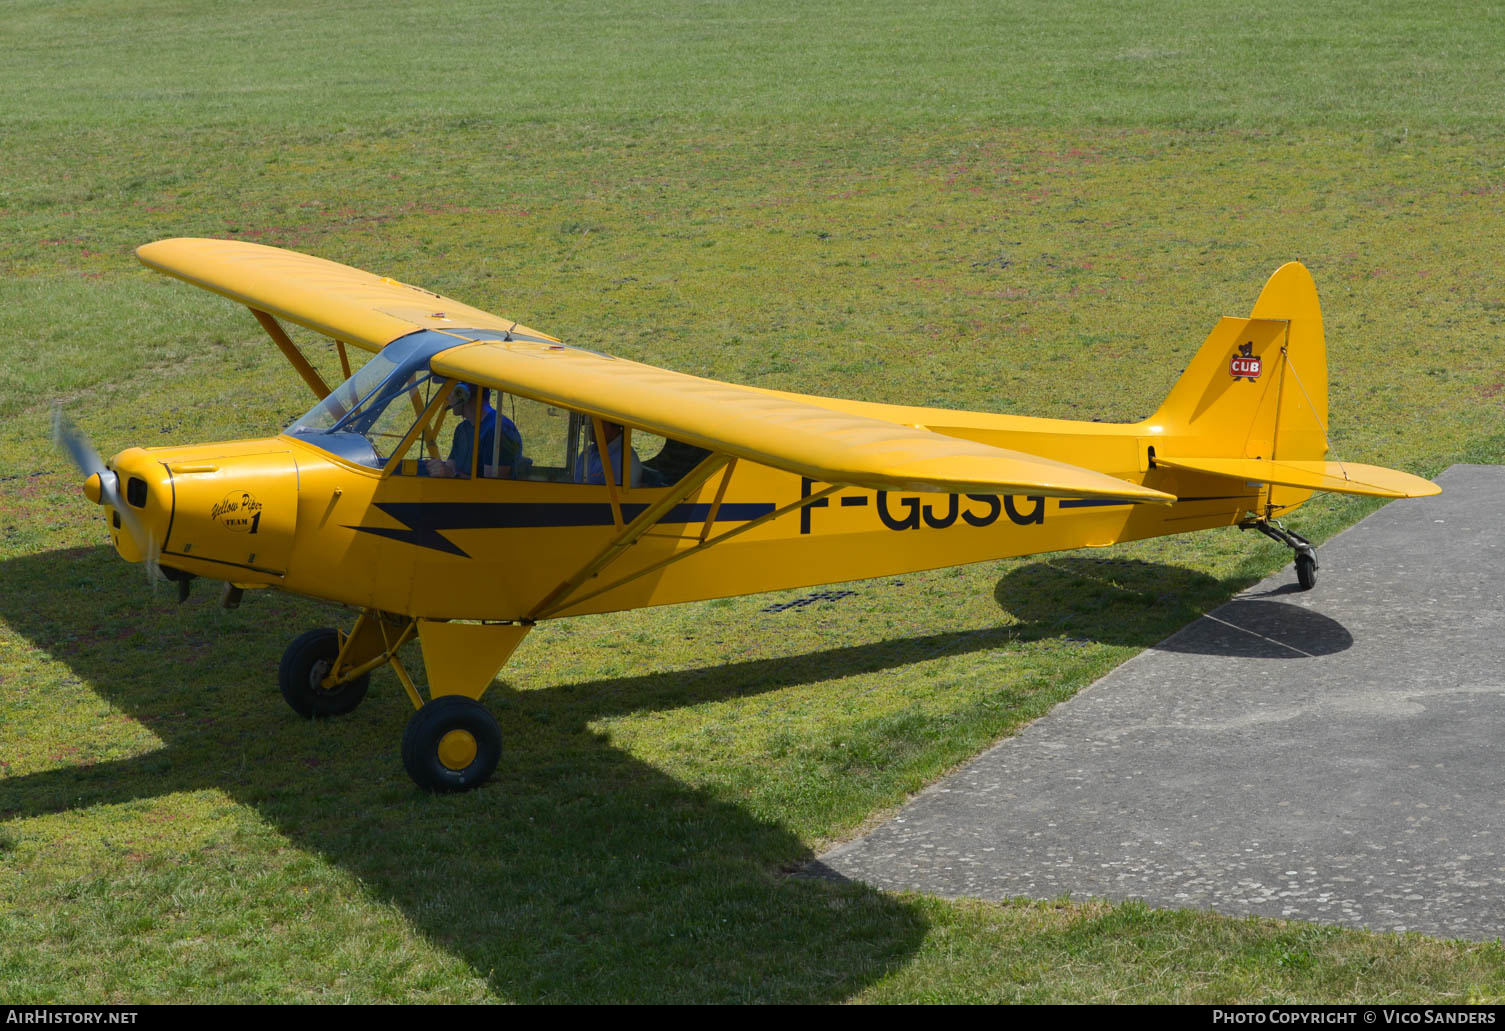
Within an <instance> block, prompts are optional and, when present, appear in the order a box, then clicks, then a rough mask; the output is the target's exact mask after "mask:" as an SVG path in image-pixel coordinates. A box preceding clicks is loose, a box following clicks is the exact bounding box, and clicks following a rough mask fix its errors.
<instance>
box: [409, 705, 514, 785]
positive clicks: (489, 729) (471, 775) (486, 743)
mask: <svg viewBox="0 0 1505 1031" xmlns="http://www.w3.org/2000/svg"><path fill="white" fill-rule="evenodd" d="M501 757H502V729H501V727H499V726H498V725H497V722H496V717H495V716H493V715H491V711H490V710H489V709H487V708H486V707H485V706H484V705H482V704H481V703H480V702H478V701H476V700H474V699H472V698H466V697H465V696H463V695H440V696H439V697H438V698H435V699H433V700H432V701H430V702H429V703H428V704H426V705H425V706H424V707H423V708H421V709H419V710H418V711H417V712H415V713H414V714H413V718H412V719H410V720H409V721H408V727H407V730H405V731H403V735H402V764H403V766H405V767H407V771H408V776H410V777H412V778H413V783H415V784H417V785H418V786H419V787H420V788H423V789H424V790H425V791H435V792H453V791H469V790H470V789H471V788H474V787H479V786H480V785H481V784H484V783H485V782H486V780H487V779H488V778H489V777H490V776H491V774H492V773H493V772H494V771H495V770H496V764H497V762H498V761H499V760H500V759H501Z"/></svg>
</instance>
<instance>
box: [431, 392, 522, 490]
mask: <svg viewBox="0 0 1505 1031" xmlns="http://www.w3.org/2000/svg"><path fill="white" fill-rule="evenodd" d="M476 389H477V388H476V387H475V386H474V385H473V384H470V383H456V384H455V389H454V390H452V391H450V395H449V400H448V402H446V405H447V407H448V408H449V410H450V412H451V413H452V414H453V415H454V416H455V417H456V418H458V419H459V420H460V422H459V424H458V425H456V426H455V435H454V436H453V437H452V438H451V439H450V445H449V457H448V458H430V459H429V460H428V466H427V472H428V474H429V475H430V476H463V477H468V476H469V475H470V459H471V455H472V454H473V453H474V452H473V450H472V449H473V448H474V447H475V440H476V432H475V426H474V424H473V423H472V421H471V419H472V417H473V416H474V415H475V405H474V404H473V403H472V400H473V399H474V397H475V391H476ZM490 396H491V391H490V390H489V389H486V388H481V465H482V466H483V467H490V464H491V458H492V451H493V450H494V449H495V447H496V433H497V428H498V426H500V428H501V433H502V448H501V453H500V455H498V456H497V463H496V467H495V468H494V469H491V468H486V472H485V473H484V475H495V476H504V477H510V476H511V475H512V470H513V469H514V468H515V467H516V465H517V462H518V459H519V458H520V457H521V456H522V453H523V438H522V434H520V433H518V432H517V427H516V426H515V425H513V423H512V420H511V419H509V418H507V417H506V416H505V415H501V414H498V412H497V410H496V409H495V408H493V407H491V403H490Z"/></svg>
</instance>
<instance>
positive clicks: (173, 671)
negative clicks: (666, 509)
mask: <svg viewBox="0 0 1505 1031" xmlns="http://www.w3.org/2000/svg"><path fill="white" fill-rule="evenodd" d="M139 573H140V571H139V569H138V568H135V567H130V568H126V567H122V566H121V564H120V562H119V560H118V559H117V558H116V557H115V555H114V554H113V552H112V551H111V550H110V549H108V548H87V549H75V550H71V551H66V552H54V553H49V554H44V555H37V556H29V557H23V558H19V559H14V560H11V561H9V562H5V563H3V564H0V619H3V620H4V621H5V622H6V623H7V624H8V625H9V626H10V627H11V628H12V629H13V630H15V631H16V632H18V633H20V634H23V635H25V636H26V637H27V638H28V639H29V640H30V641H31V642H32V643H33V644H34V645H36V647H37V648H39V649H43V650H45V651H46V652H48V653H49V654H50V655H52V656H53V657H54V658H56V659H60V660H62V661H64V662H66V663H67V665H68V666H69V668H70V669H71V671H72V672H73V673H74V674H75V675H76V676H77V677H78V678H79V680H80V681H81V682H82V683H83V684H84V685H85V686H87V687H89V688H90V689H91V690H93V691H95V692H96V693H98V694H99V695H100V696H102V697H103V698H104V699H105V700H107V701H108V702H109V703H111V704H112V705H113V706H115V707H117V708H118V709H120V710H122V711H123V712H125V713H127V714H129V715H130V716H131V717H132V718H134V719H135V720H137V721H139V722H141V723H142V724H144V725H145V726H147V727H149V728H150V729H151V730H152V731H153V732H154V733H156V734H157V735H158V736H159V737H160V738H161V739H162V741H163V743H164V746H163V747H162V748H160V749H157V750H155V751H152V752H150V753H147V754H144V755H140V756H137V757H134V758H131V759H125V760H121V761H104V762H99V763H95V764H92V765H83V766H76V767H71V768H66V769H56V770H51V771H48V772H44V773H37V774H31V775H24V776H15V777H8V778H6V779H5V780H3V781H0V820H8V819H15V818H18V817H28V816H36V815H41V814H46V813H55V812H64V811H67V810H71V809H76V808H85V807H89V806H95V805H109V804H118V803H124V802H129V801H132V800H135V799H145V798H152V797H157V796H162V795H166V794H170V793H173V792H183V791H196V790H202V789H217V790H220V791H223V792H225V793H226V794H227V795H228V796H230V797H232V798H234V799H235V800H237V801H239V802H242V803H244V804H246V805H250V806H253V807H255V808H256V810H257V811H258V812H259V813H260V814H261V816H262V817H263V818H265V819H266V820H267V821H268V822H269V823H271V824H272V825H274V826H275V827H276V828H277V829H278V830H279V831H280V832H281V833H282V834H284V835H285V836H286V837H287V838H289V839H290V840H291V841H292V842H293V843H294V844H296V845H297V846H299V847H301V848H304V849H310V850H313V851H316V852H318V853H320V854H322V855H323V856H325V857H327V858H328V859H329V860H330V861H332V862H334V863H336V864H338V865H339V866H341V867H343V868H344V869H346V870H348V871H350V872H351V873H352V874H354V875H355V876H356V877H358V878H359V879H360V881H361V883H362V885H363V886H364V887H365V889H366V891H367V892H368V893H370V894H371V895H372V896H373V897H375V898H377V899H378V900H383V901H390V902H391V903H392V904H394V905H395V906H397V907H398V908H399V909H400V910H401V911H402V912H403V913H404V914H405V915H406V916H407V918H408V920H409V921H411V923H412V924H413V925H414V926H415V928H416V929H417V930H418V931H419V932H420V933H422V934H423V935H424V936H426V937H427V938H429V939H430V940H432V941H435V942H437V943H439V944H440V945H442V946H443V947H445V948H446V949H448V950H450V951H451V952H453V953H454V954H455V955H457V956H459V957H460V958H462V959H463V960H465V961H466V962H467V963H468V964H469V965H470V966H471V967H472V969H474V970H476V971H478V972H483V973H487V974H488V976H489V979H490V982H491V984H492V986H493V987H494V989H495V990H496V991H497V992H498V993H499V994H501V995H503V996H504V997H507V998H511V999H515V1000H521V1001H544V1000H555V999H569V1000H573V1001H594V1002H606V1001H626V1000H645V1001H646V1000H654V1001H703V1000H717V999H720V1000H725V1001H738V1000H743V999H747V1000H754V999H757V1000H763V1001H833V1000H840V999H844V998H847V997H849V996H850V995H852V994H853V993H854V992H856V991H858V990H860V989H861V988H862V987H863V986H864V985H865V984H867V983H869V982H870V981H872V980H874V979H876V978H879V977H881V976H883V975H884V974H885V973H887V972H889V971H891V970H893V969H895V968H896V967H898V966H900V965H902V964H903V963H904V962H905V961H906V960H907V959H908V958H909V957H910V956H911V955H912V954H913V953H914V951H915V950H916V949H917V947H918V945H919V942H920V940H921V938H922V936H923V935H924V933H925V921H924V919H923V917H922V916H921V915H920V914H919V912H918V910H917V909H916V907H914V906H912V905H908V904H906V903H904V902H902V901H898V900H895V899H892V898H889V897H887V896H884V895H881V894H879V893H878V892H876V891H874V890H872V889H869V888H866V887H864V886H861V885H856V884H846V885H835V884H829V883H827V884H822V883H818V882H814V881H809V880H805V879H801V878H785V877H779V876H777V875H776V874H775V873H773V872H772V871H776V870H778V869H780V868H786V869H792V868H793V867H795V866H797V865H798V864H800V863H801V862H803V861H805V860H807V859H808V858H809V857H810V853H809V850H808V848H807V847H806V846H805V845H804V844H803V843H802V842H801V841H800V840H799V839H798V838H797V837H795V836H794V835H793V834H791V833H789V832H788V831H787V830H785V829H784V828H782V827H780V826H778V825H776V824H773V823H769V822H767V821H762V820H758V819H756V818H754V817H752V816H750V815H748V813H747V812H746V811H744V810H743V809H741V808H739V807H738V806H736V805H732V804H729V803H727V802H725V801H722V800H718V799H717V798H714V797H712V795H711V794H710V793H708V792H705V791H701V790H698V789H696V788H693V787H689V786H686V785H685V784H683V783H680V782H678V781H676V780H674V779H673V778H671V777H669V776H666V775H665V774H664V773H663V772H661V771H659V770H657V769H655V768H654V767H652V766H650V765H648V764H645V763H643V762H641V761H639V760H637V759H635V758H633V757H632V756H631V755H630V754H628V753H627V752H625V751H623V750H621V749H618V748H615V747H613V746H612V745H611V744H610V743H609V742H608V741H607V740H606V739H605V737H604V736H603V735H601V734H599V733H596V732H594V731H592V730H590V729H589V727H588V726H587V724H588V723H589V722H590V721H591V720H594V719H597V718H600V717H602V716H605V715H609V714H611V713H617V712H626V711H633V710H650V711H651V710H654V709H661V708H671V707H677V706H682V705H689V704H694V703H696V702H699V701H703V700H707V699H712V698H730V697H737V696H739V695H748V694H755V693H758V692H761V691H767V690H772V689H774V688H777V687H780V686H785V685H789V684H798V683H803V682H813V681H818V680H821V679H824V678H826V677H828V676H831V675H832V673H833V671H834V670H838V669H839V670H841V671H842V672H844V673H850V672H852V671H853V670H860V669H863V668H870V669H881V668H885V667H888V666H892V665H901V664H903V663H906V662H913V661H915V659H916V654H917V650H918V653H919V654H920V657H923V654H924V653H926V652H935V651H945V650H950V649H953V648H959V649H965V648H981V647H989V646H992V645H996V644H998V643H1002V641H1003V640H1004V638H1003V637H1002V636H1000V637H999V638H998V639H997V640H996V641H995V640H993V639H991V638H988V639H978V638H976V635H963V634H954V635H946V634H942V635H935V636H934V637H928V638H919V639H915V640H909V641H905V642H899V644H902V647H896V646H895V643H894V642H884V643H880V644H876V645H871V646H862V647H852V648H843V649H836V650H833V651H830V652H820V653H815V654H813V655H807V656H796V657H793V658H789V659H781V660H777V661H766V662H746V663H732V664H728V665H724V666H717V667H714V668H706V669H700V670H689V671H685V672H670V673H659V674H651V675H646V676H640V677H628V678H617V679H611V680H601V681H596V682H591V683H581V684H572V685H568V686H566V687H562V688H557V689H544V690H533V691H518V690H515V689H512V688H509V687H508V685H507V684H506V682H505V681H503V682H501V683H499V684H497V685H495V686H494V687H493V688H492V689H491V692H490V693H489V695H488V703H489V705H490V707H491V708H492V710H493V711H494V712H495V713H496V715H497V718H498V720H499V721H500V723H501V724H502V732H503V739H504V741H505V742H506V750H505V751H504V753H503V757H502V762H501V765H500V768H499V769H498V771H497V776H496V778H495V779H494V781H493V782H492V783H490V784H488V785H487V786H486V787H485V788H484V789H483V790H480V791H476V792H471V793H469V794H466V795H462V796H455V797H448V798H435V797H431V796H426V795H421V794H420V793H419V792H418V791H417V790H416V789H414V788H413V787H412V786H411V784H410V783H409V782H408V781H407V779H406V778H405V777H404V776H403V774H402V770H401V765H400V760H399V758H398V754H397V750H396V748H395V742H394V735H393V733H392V727H393V722H394V719H395V718H398V716H399V713H400V712H402V711H403V710H404V707H406V706H407V701H406V699H405V697H404V696H403V694H402V692H401V690H400V688H398V687H397V686H396V684H395V681H393V678H391V677H390V675H388V676H386V677H385V678H378V679H377V680H376V681H374V682H373V685H372V691H371V695H370V696H369V697H368V699H367V701H366V703H365V704H364V705H363V706H362V707H361V708H360V709H358V710H357V711H355V712H353V713H351V714H349V715H347V716H344V717H341V718H340V719H339V720H338V721H337V722H336V723H330V724H323V725H320V724H310V723H306V722H304V721H302V720H299V719H298V718H297V717H295V716H294V715H293V714H292V713H291V712H290V711H288V710H287V708H286V706H285V705H284V704H283V702H282V699H281V698H280V697H279V696H278V694H277V688H276V686H275V682H276V681H275V671H276V666H277V661H278V657H279V655H280V653H281V649H282V647H283V646H284V644H285V639H286V638H288V637H290V636H292V631H291V630H289V626H292V627H294V628H296V626H298V625H299V624H285V623H284V618H283V617H282V616H281V615H273V616H271V617H269V618H264V619H262V620H260V621H257V622H255V623H254V624H253V621H252V620H250V619H244V618H240V617H233V618H232V619H219V620H218V623H219V624H220V625H218V626H215V625H213V624H214V623H215V622H216V617H214V616H212V615H210V614H209V613H210V611H211V610H207V609H203V610H201V611H200V613H198V614H197V616H195V615H194V614H193V613H184V614H182V615H180V614H178V613H175V612H174V611H172V610H171V609H170V608H169V607H168V605H167V604H158V605H155V606H151V607H150V609H149V610H148V611H146V612H144V613H141V612H139V602H140V600H141V598H142V596H143V592H144V591H145V590H146V588H145V587H144V585H143V584H142V583H141V582H140V580H139V579H138V577H139ZM41 585H45V587H43V586H41ZM114 597H124V598H127V599H131V598H134V599H135V600H134V601H127V602H126V603H124V604H121V605H119V606H117V607H116V608H114V609H110V607H109V605H110V603H109V602H102V601H101V599H109V598H114ZM280 600H281V601H282V602H284V603H285V604H286V605H288V606H290V607H291V608H293V609H295V610H297V611H296V612H295V613H294V616H295V618H299V619H303V620H305V621H306V620H307V619H309V618H313V617H312V613H314V612H317V611H319V610H318V609H316V608H315V607H313V606H306V609H307V611H306V612H305V611H303V610H304V608H305V606H304V605H303V603H302V602H301V601H299V600H298V599H290V598H286V597H285V596H283V597H282V598H281V599H280ZM257 601H262V599H257ZM200 604H202V603H200ZM262 604H264V605H267V606H268V607H269V608H270V607H271V605H272V602H271V601H270V600H269V601H262ZM133 606H135V607H138V608H133ZM326 615H327V610H326ZM138 616H139V618H140V619H141V621H142V622H141V625H140V630H139V635H138V634H137V632H136V631H135V629H133V628H134V627H135V625H136V623H137V617H138ZM133 639H134V642H135V643H132V641H133ZM227 651H230V652H233V653H234V654H236V655H237V656H238V657H239V659H240V661H238V662H236V663H234V664H233V666H232V664H230V663H226V662H224V661H223V656H224V655H225V654H226V652H227ZM211 656H214V657H215V659H211V658H210V657H211ZM216 660H217V661H216ZM226 670H233V671H231V672H225V671H226ZM208 681H212V683H209V682H208ZM394 842H401V845H400V846H399V847H394V844H393V843H394ZM414 842H421V843H422V844H421V845H416V846H415V845H414V844H413V843H414ZM670 928H673V929H677V931H678V934H679V937H678V938H677V939H669V938H668V937H666V929H670ZM686 928H688V929H689V932H688V933H689V937H690V939H691V940H688V941H687V940H685V929H686ZM838 953H839V954H840V958H839V959H838V958H837V954H838ZM644 956H647V957H651V958H652V959H653V963H652V967H653V970H654V971H655V975H654V978H653V979H652V980H650V981H648V982H647V983H644V981H643V979H642V978H643V975H642V971H643V968H644V966H645V964H643V963H642V962H641V959H642V957H644ZM627 969H630V970H631V971H633V973H632V974H631V975H630V976H631V977H632V978H633V980H623V979H622V978H624V977H626V976H628V975H625V974H623V973H622V972H623V971H624V970H627ZM852 971H859V973H852ZM619 975H621V976H620V977H619ZM561 985H567V986H568V988H567V991H566V990H562V989H561V987H560V986H561Z"/></svg>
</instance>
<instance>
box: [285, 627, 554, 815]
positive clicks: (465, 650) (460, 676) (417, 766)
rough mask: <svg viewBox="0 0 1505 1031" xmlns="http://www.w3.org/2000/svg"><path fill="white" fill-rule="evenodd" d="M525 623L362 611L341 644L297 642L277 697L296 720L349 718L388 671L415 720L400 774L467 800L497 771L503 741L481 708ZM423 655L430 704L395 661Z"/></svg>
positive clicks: (335, 640)
mask: <svg viewBox="0 0 1505 1031" xmlns="http://www.w3.org/2000/svg"><path fill="white" fill-rule="evenodd" d="M531 628H532V624H529V623H447V622H444V621H441V620H425V619H411V618H408V617H406V616H393V615H390V614H388V613H384V612H376V611H374V610H369V609H368V610H367V611H365V612H363V613H361V615H360V618H358V619H357V620H356V621H355V626H354V627H352V628H351V630H350V633H348V634H346V633H344V632H342V631H339V630H334V629H331V628H328V627H321V628H319V629H317V630H310V631H308V632H307V633H305V634H303V635H301V636H299V637H298V638H297V639H296V640H294V641H293V643H292V644H290V645H288V647H287V651H286V652H284V653H283V656H282V664H281V666H280V667H279V668H278V670H277V681H278V685H279V686H280V687H281V688H282V697H283V698H284V699H286V701H287V704H288V705H289V706H290V707H291V708H292V710H293V711H294V712H296V713H297V714H298V715H299V716H302V717H304V718H305V719H314V718H316V717H321V716H342V715H344V714H345V713H347V712H352V711H354V709H355V708H356V706H358V705H360V703H361V701H362V699H364V698H365V697H366V688H367V686H368V685H369V684H370V682H371V673H372V671H373V670H375V669H377V668H378V667H380V666H385V665H390V666H391V667H392V672H393V673H395V674H396V675H397V679H398V680H399V681H401V683H402V686H403V689H404V690H405V691H406V692H407V695H408V700H409V701H411V702H412V703H413V708H415V709H416V710H417V712H415V713H414V714H413V717H412V718H411V719H410V720H409V721H408V726H407V729H406V730H405V731H404V732H403V735H402V764H403V766H404V767H405V768H406V769H407V771H408V776H410V777H412V778H413V783H415V784H417V785H418V786H419V787H420V788H423V789H424V790H425V791H434V792H452V791H469V790H470V789H471V788H474V787H478V786H480V785H481V784H483V783H485V782H486V780H487V779H488V778H489V777H490V776H491V775H492V773H493V772H495V771H496V767H497V763H498V761H499V760H500V759H501V755H502V731H501V728H500V727H499V726H498V725H497V722H496V718H495V717H494V716H492V715H491V713H490V711H488V710H487V708H486V707H485V706H484V705H482V704H481V701H480V699H481V695H483V694H484V693H485V692H486V689H487V688H488V687H490V686H491V682H492V680H493V679H494V678H495V677H496V674H497V671H498V670H500V669H501V667H502V664H503V663H505V662H506V661H507V658H508V656H510V655H511V654H512V651H513V649H514V648H516V647H517V645H518V643H519V642H520V641H521V640H522V639H523V637H524V636H526V634H527V632H528V631H529V630H530V629H531ZM415 636H416V637H418V638H419V639H420V640H421V642H422V645H423V652H424V665H425V667H426V668H427V671H428V680H429V699H428V701H427V702H425V701H424V700H423V696H422V695H420V694H419V693H418V688H417V687H416V686H415V685H414V683H413V678H412V677H410V676H409V675H408V671H407V668H406V667H404V666H403V664H402V660H401V659H400V658H398V655H397V652H398V649H400V648H401V647H402V646H403V645H405V644H407V643H408V642H409V641H411V640H412V639H413V638H414V637H415Z"/></svg>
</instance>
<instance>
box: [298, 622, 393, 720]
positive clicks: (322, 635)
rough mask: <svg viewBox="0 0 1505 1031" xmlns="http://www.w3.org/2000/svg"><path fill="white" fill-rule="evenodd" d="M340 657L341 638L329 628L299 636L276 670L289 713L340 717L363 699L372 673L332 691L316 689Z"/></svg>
mask: <svg viewBox="0 0 1505 1031" xmlns="http://www.w3.org/2000/svg"><path fill="white" fill-rule="evenodd" d="M339 654H340V635H339V634H338V633H336V632H335V630H334V629H333V628H331V627H320V628H318V629H317V630H310V631H309V632H308V633H306V634H303V635H301V636H300V637H298V638H297V639H296V640H294V641H293V643H292V644H290V645H288V646H287V651H285V652H283V653H282V664H281V665H280V666H278V667H277V686H278V687H280V688H282V697H283V698H284V699H286V701H287V704H288V705H289V706H291V707H292V710H293V711H294V712H296V713H297V714H298V715H299V716H302V717H303V718H304V719H310V720H311V719H314V718H315V717H318V716H343V715H345V713H347V712H351V711H353V710H354V709H355V707H356V706H357V705H360V704H361V700H362V699H364V698H365V697H366V688H368V687H370V686H371V674H370V673H366V674H364V675H362V676H359V677H357V678H355V679H354V680H352V681H350V682H349V683H348V684H341V685H340V686H339V687H337V688H335V689H334V690H333V691H326V690H324V689H323V688H321V687H320V686H319V681H321V680H323V679H324V678H325V677H326V676H328V675H329V670H330V667H331V666H333V665H334V660H335V659H336V658H338V657H339Z"/></svg>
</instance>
